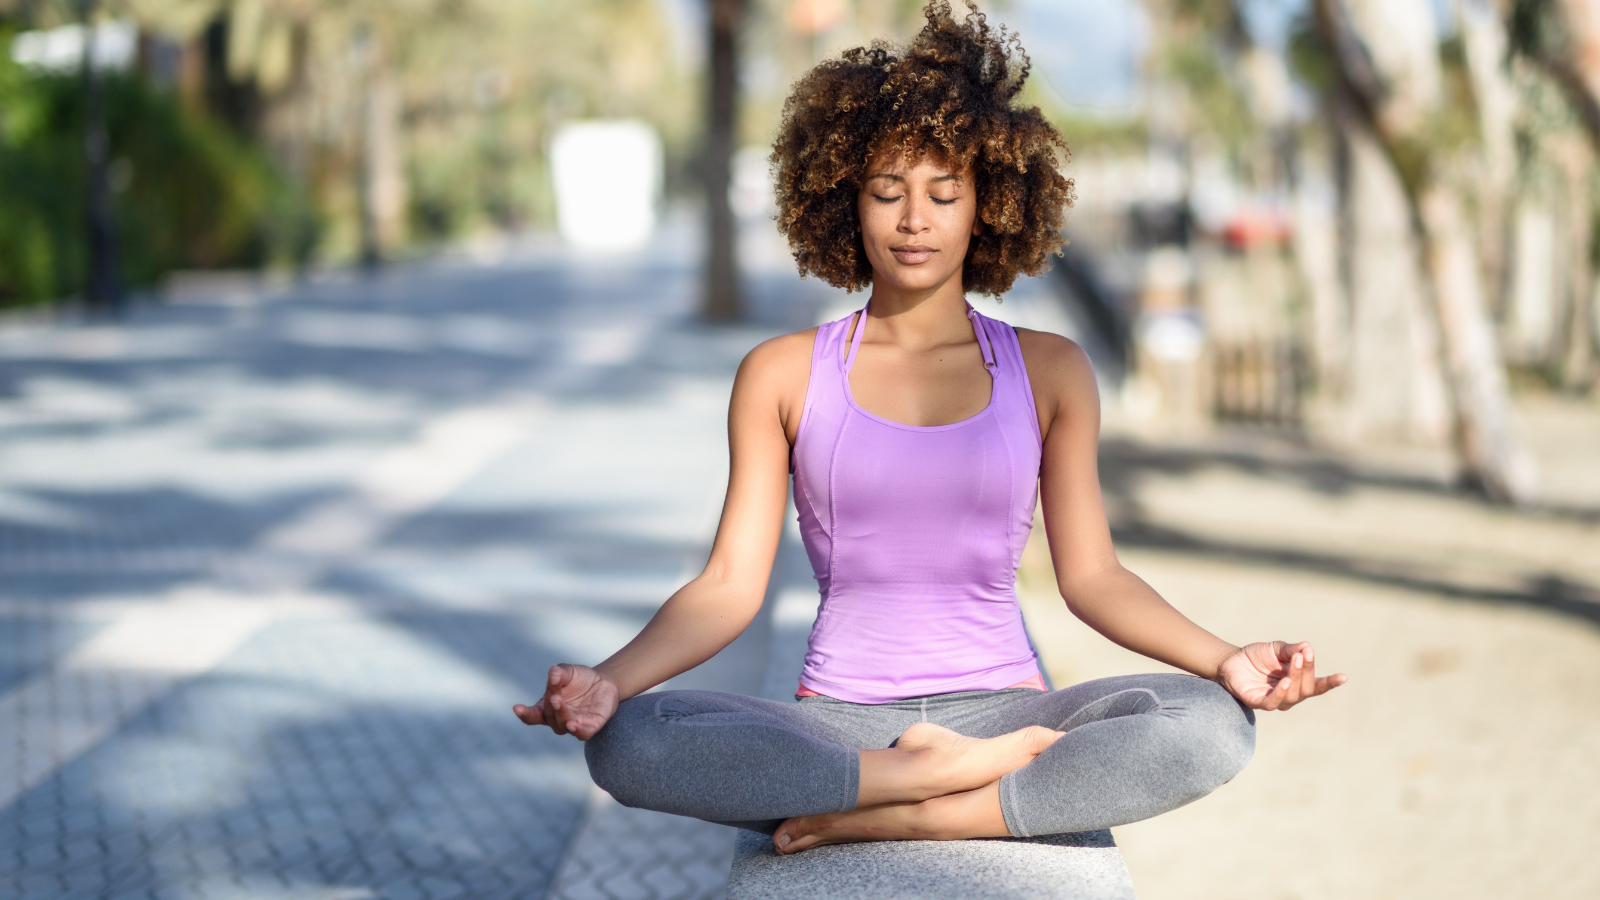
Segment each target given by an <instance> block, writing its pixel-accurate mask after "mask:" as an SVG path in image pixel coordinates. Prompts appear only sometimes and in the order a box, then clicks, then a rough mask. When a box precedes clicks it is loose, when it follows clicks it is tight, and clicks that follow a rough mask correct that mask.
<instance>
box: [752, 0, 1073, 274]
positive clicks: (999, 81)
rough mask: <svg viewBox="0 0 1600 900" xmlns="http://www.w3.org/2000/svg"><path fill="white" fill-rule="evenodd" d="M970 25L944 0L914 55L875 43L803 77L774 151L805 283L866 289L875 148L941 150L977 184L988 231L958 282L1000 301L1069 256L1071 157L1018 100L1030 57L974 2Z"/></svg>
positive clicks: (976, 241)
mask: <svg viewBox="0 0 1600 900" xmlns="http://www.w3.org/2000/svg"><path fill="white" fill-rule="evenodd" d="M966 5H967V7H968V9H969V10H970V11H971V12H970V14H969V15H968V16H967V17H966V20H965V21H964V22H957V21H955V19H954V17H953V16H952V15H951V11H950V4H949V3H948V2H946V0H931V2H929V3H928V5H927V7H926V8H925V9H924V10H923V15H924V16H926V17H927V20H928V22H927V25H925V26H923V29H922V31H921V32H920V33H919V34H918V35H917V36H916V38H915V39H913V40H912V42H911V44H910V45H909V46H907V47H903V48H902V47H895V46H893V45H890V44H887V43H884V42H882V41H874V42H873V43H872V45H871V46H870V47H856V48H853V49H851V50H847V51H845V52H844V54H843V56H842V57H841V58H839V59H831V60H827V61H825V62H822V63H820V64H818V65H817V66H816V68H814V69H812V70H811V71H810V72H808V73H807V74H806V75H805V76H804V77H802V78H801V79H800V80H799V81H798V82H796V83H795V86H794V90H793V92H792V93H790V95H789V98H788V99H787V100H786V101H784V105H783V123H782V125H780V126H779V129H778V138H777V140H776V141H775V142H774V144H773V149H772V157H771V162H772V166H773V170H774V174H775V176H776V183H777V201H778V230H779V231H781V232H782V233H783V234H784V236H785V237H787V238H788V240H789V246H790V248H791V249H792V250H793V252H794V258H795V262H796V263H797V264H798V265H799V267H800V272H801V274H802V275H815V276H817V277H818V278H821V279H822V280H823V281H826V282H828V283H829V284H831V285H833V286H834V287H841V288H844V289H846V290H848V291H858V290H860V289H862V288H864V287H867V286H868V285H870V284H871V283H872V266H871V264H870V263H869V262H868V261H867V255H866V249H865V247H864V246H863V245H862V242H861V234H860V232H859V230H858V229H857V218H856V216H857V214H856V199H857V195H858V192H859V191H860V188H861V182H862V179H863V178H864V177H865V175H866V169H867V164H868V162H869V161H870V160H872V159H873V158H874V157H876V156H877V155H878V154H895V153H904V154H905V155H906V157H907V158H908V159H910V160H920V159H922V158H924V157H926V156H928V155H932V156H933V157H934V158H935V159H937V160H939V162H940V163H941V164H943V165H948V166H950V167H951V168H953V169H955V170H957V171H963V170H967V169H968V168H969V167H970V170H971V172H972V174H973V178H974V181H975V182H976V187H977V198H978V211H977V218H978V223H979V227H978V229H977V230H978V234H977V235H976V236H974V237H973V238H972V241H971V243H970V245H969V246H968V249H967V257H966V263H965V267H964V268H963V270H962V276H961V286H962V288H963V289H964V290H966V291H972V292H976V293H980V294H994V295H999V294H1003V293H1005V292H1006V291H1007V290H1009V289H1010V288H1011V284H1012V282H1014V281H1015V280H1016V278H1017V275H1019V274H1028V275H1037V274H1040V273H1042V272H1044V271H1046V270H1047V269H1049V268H1050V264H1051V259H1050V257H1051V256H1053V255H1059V254H1060V252H1061V220H1062V216H1063V214H1064V213H1065V211H1066V207H1068V206H1071V205H1072V200H1073V191H1072V181H1071V180H1070V179H1068V178H1065V177H1063V176H1062V174H1061V173H1060V171H1059V170H1058V169H1057V165H1058V156H1057V151H1058V150H1059V151H1060V157H1059V159H1060V161H1061V162H1065V161H1066V160H1067V159H1068V158H1069V156H1070V151H1069V150H1068V148H1067V142H1066V140H1065V139H1064V138H1062V136H1061V134H1060V132H1058V131H1056V129H1055V128H1054V127H1052V126H1051V125H1050V123H1049V122H1047V121H1045V118H1044V115H1043V114H1042V113H1041V112H1040V111H1039V109H1038V107H1028V108H1026V109H1021V108H1017V107H1015V106H1013V105H1012V102H1013V100H1014V98H1015V97H1016V96H1017V94H1018V93H1019V92H1020V91H1021V90H1022V84H1023V82H1024V81H1025V80H1026V79H1027V77H1028V71H1029V68H1030V63H1029V62H1028V56H1027V54H1026V53H1025V52H1024V51H1023V49H1022V45H1021V42H1020V41H1019V40H1018V39H1017V36H1016V35H1015V34H1011V33H1009V32H1007V31H1006V29H1005V27H1004V26H1001V27H1000V28H999V29H991V28H990V27H989V24H988V22H987V20H986V19H985V18H984V16H983V14H982V13H981V12H979V11H978V8H977V5H976V3H975V2H974V0H966Z"/></svg>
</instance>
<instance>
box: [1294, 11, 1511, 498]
mask: <svg viewBox="0 0 1600 900" xmlns="http://www.w3.org/2000/svg"><path fill="white" fill-rule="evenodd" d="M1316 17H1317V18H1316V21H1317V29H1318V34H1319V35H1320V37H1321V39H1322V42H1323V45H1324V47H1325V48H1326V51H1327V57H1328V60H1329V62H1330V64H1331V68H1332V70H1333V72H1334V73H1335V76H1336V81H1337V83H1338V85H1339V87H1340V89H1341V94H1342V96H1343V97H1344V98H1345V102H1346V103H1348V108H1349V109H1350V110H1351V111H1352V113H1353V118H1354V120H1355V122H1356V124H1357V125H1358V127H1359V129H1360V134H1358V135H1357V137H1356V140H1358V141H1359V140H1361V136H1360V135H1361V134H1366V135H1371V137H1372V139H1373V140H1375V142H1376V143H1375V146H1376V147H1378V148H1380V149H1381V151H1382V159H1376V158H1374V159H1372V162H1371V164H1372V165H1378V166H1381V165H1383V164H1384V163H1387V164H1388V165H1389V166H1392V169H1393V172H1394V179H1393V180H1394V182H1395V183H1396V184H1397V186H1398V187H1399V188H1400V189H1401V192H1402V194H1403V199H1404V201H1405V203H1406V206H1407V208H1408V209H1409V211H1410V213H1411V219H1412V223H1413V226H1414V227H1415V230H1416V232H1417V236H1418V238H1419V240H1420V243H1421V248H1422V252H1423V260H1424V271H1425V272H1426V274H1427V278H1428V282H1429V287H1430V288H1431V290H1429V291H1428V293H1429V294H1430V295H1431V298H1432V302H1433V307H1434V310H1435V312H1436V314H1437V320H1438V325H1439V331H1440V336H1441V338H1442V344H1443V350H1444V357H1445V373H1446V377H1447V380H1448V383H1449V392H1448V393H1449V399H1450V402H1451V409H1452V413H1453V421H1454V427H1453V429H1452V432H1453V435H1454V438H1455V445H1456V448H1457V451H1458V453H1459V455H1460V458H1461V460H1462V464H1463V467H1464V470H1465V473H1466V475H1467V476H1468V477H1469V478H1470V479H1471V480H1473V481H1474V482H1476V483H1477V484H1479V485H1480V486H1481V487H1482V489H1483V490H1484V492H1485V493H1486V494H1488V495H1489V496H1490V497H1492V498H1494V499H1497V500H1502V501H1512V502H1523V501H1527V500H1531V499H1532V497H1533V491H1534V482H1533V479H1534V472H1533V464H1532V461H1531V458H1530V457H1529V456H1528V455H1527V453H1526V451H1525V450H1524V449H1523V448H1522V447H1521V446H1520V444H1519V443H1518V441H1517V438H1516V434H1515V430H1514V427H1513V423H1512V421H1511V410H1510V395H1509V391H1508V387H1507V383H1506V376H1505V370H1504V366H1503V364H1502V361H1501V359H1500V355H1499V350H1498V341H1497V338H1496V335H1495V332H1494V328H1493V324H1492V322H1491V320H1490V318H1489V315H1488V309H1487V303H1486V301H1485V292H1484V290H1483V281H1482V271H1481V268H1480V263H1479V259H1478V254H1477V250H1476V244H1475V241H1474V239H1473V235H1472V233H1471V229H1470V227H1469V224H1468V221H1467V219H1466V216H1465V213H1464V212H1463V208H1462V200H1461V193H1462V192H1461V189H1460V186H1459V183H1453V182H1452V176H1455V177H1457V178H1459V177H1460V176H1459V174H1458V173H1459V172H1460V171H1461V165H1460V163H1459V154H1457V153H1455V151H1456V150H1457V149H1458V148H1459V147H1460V145H1461V143H1462V140H1461V133H1462V129H1461V127H1460V125H1459V121H1460V119H1459V116H1460V114H1461V110H1462V109H1463V106H1464V104H1462V103H1459V102H1455V103H1449V102H1446V101H1445V94H1446V90H1447V85H1446V83H1445V78H1444V73H1443V71H1442V70H1441V66H1440V64H1439V50H1438V43H1437V41H1438V38H1437V33H1436V32H1435V31H1434V26H1433V13H1432V10H1431V9H1430V8H1429V7H1428V4H1427V2H1426V0H1382V2H1379V0H1317V2H1316ZM1466 108H1467V109H1470V106H1468V107H1466ZM1390 287H1391V289H1392V285H1391V286H1390Z"/></svg>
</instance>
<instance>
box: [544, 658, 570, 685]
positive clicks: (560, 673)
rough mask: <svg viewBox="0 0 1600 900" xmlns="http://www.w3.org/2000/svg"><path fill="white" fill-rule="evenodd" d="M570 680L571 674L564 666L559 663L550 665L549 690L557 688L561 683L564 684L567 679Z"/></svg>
mask: <svg viewBox="0 0 1600 900" xmlns="http://www.w3.org/2000/svg"><path fill="white" fill-rule="evenodd" d="M571 680H572V679H571V676H570V674H569V673H568V672H567V667H566V666H564V665H561V664H557V665H553V666H551V667H550V679H549V682H550V688H551V690H554V689H556V688H559V687H561V686H562V685H564V684H566V683H567V682H568V681H571Z"/></svg>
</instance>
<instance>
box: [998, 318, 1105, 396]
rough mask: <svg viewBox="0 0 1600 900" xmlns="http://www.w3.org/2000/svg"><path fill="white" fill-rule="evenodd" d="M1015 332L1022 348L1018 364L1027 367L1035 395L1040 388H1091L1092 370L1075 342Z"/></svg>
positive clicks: (1022, 330) (1021, 330)
mask: <svg viewBox="0 0 1600 900" xmlns="http://www.w3.org/2000/svg"><path fill="white" fill-rule="evenodd" d="M1016 331H1017V343H1018V344H1020V345H1021V347H1022V361H1023V363H1024V364H1025V365H1026V366H1027V367H1028V380H1029V381H1031V382H1033V385H1034V389H1035V392H1036V393H1037V392H1038V390H1039V389H1040V388H1046V389H1048V390H1052V391H1055V390H1062V389H1066V390H1076V389H1081V388H1083V387H1085V386H1088V387H1093V385H1094V366H1093V365H1091V364H1090V363H1089V354H1087V353H1085V352H1084V351H1083V348H1082V347H1080V346H1078V343H1077V341H1074V340H1072V339H1071V338H1065V337H1062V336H1061V335H1059V334H1052V333H1050V332H1048V331H1034V330H1033V329H1031V328H1018V329H1017V330H1016ZM1085 380H1087V384H1085Z"/></svg>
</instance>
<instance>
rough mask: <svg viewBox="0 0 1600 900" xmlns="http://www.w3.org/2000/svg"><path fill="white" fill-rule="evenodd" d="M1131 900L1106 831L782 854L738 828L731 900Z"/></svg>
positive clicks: (730, 877)
mask: <svg viewBox="0 0 1600 900" xmlns="http://www.w3.org/2000/svg"><path fill="white" fill-rule="evenodd" d="M820 897H826V898H829V900H902V898H903V900H928V898H933V897H937V898H941V900H1132V898H1133V881H1132V879H1131V878H1129V877H1128V867H1127V866H1126V865H1125V864H1124V863H1123V861H1122V854H1121V853H1119V852H1118V851H1117V845H1116V842H1114V841H1113V840H1112V839H1111V832H1110V831H1109V830H1103V831H1084V832H1079V833H1077V834H1055V835H1048V836H1045V837H1037V838H993V839H980V840H970V841H892V842H882V843H870V844H839V845H835V846H831V847H818V848H816V849H815V850H807V851H805V852H803V853H797V854H795V855H793V856H779V855H778V854H777V853H775V852H774V851H773V849H772V839H771V838H770V837H768V836H767V835H764V834H759V833H757V832H754V831H740V832H739V839H738V842H737V843H736V845H735V849H734V854H733V870H732V871H731V872H729V873H728V898H727V900H817V898H820Z"/></svg>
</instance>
